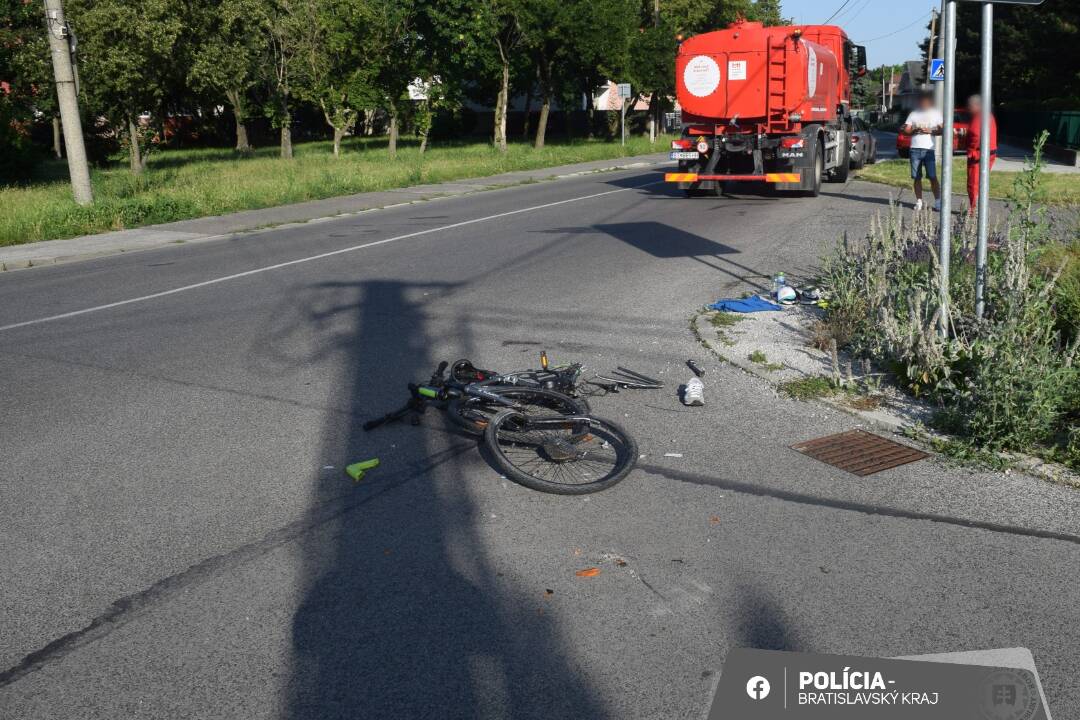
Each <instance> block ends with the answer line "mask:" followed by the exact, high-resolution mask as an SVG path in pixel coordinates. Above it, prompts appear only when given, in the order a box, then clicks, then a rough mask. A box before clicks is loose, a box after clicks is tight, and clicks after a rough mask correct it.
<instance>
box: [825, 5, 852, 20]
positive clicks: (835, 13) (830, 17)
mask: <svg viewBox="0 0 1080 720" xmlns="http://www.w3.org/2000/svg"><path fill="white" fill-rule="evenodd" d="M849 2H851V0H844V4H843V5H841V6H840V7H838V8H836V12H834V13H833V14H832V15H830V16H829V20H832V19H833V18H834V17H836V15H837V14H838V13H839V12H840V11H841V10H843V9H844V8H846V7H847V6H848V3H849ZM829 20H826V21H825V22H823V23H821V24H822V25H828V24H829Z"/></svg>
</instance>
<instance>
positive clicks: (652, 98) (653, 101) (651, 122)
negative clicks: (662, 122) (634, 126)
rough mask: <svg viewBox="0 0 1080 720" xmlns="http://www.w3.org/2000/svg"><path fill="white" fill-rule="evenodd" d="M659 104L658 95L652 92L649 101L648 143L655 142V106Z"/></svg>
mask: <svg viewBox="0 0 1080 720" xmlns="http://www.w3.org/2000/svg"><path fill="white" fill-rule="evenodd" d="M659 104H660V93H656V92H654V93H653V94H652V95H651V96H650V99H649V142H650V143H655V142H656V116H657V112H656V110H657V106H659Z"/></svg>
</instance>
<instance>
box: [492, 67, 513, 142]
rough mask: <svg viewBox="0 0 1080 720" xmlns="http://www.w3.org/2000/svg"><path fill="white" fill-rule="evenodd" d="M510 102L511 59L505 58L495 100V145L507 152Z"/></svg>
mask: <svg viewBox="0 0 1080 720" xmlns="http://www.w3.org/2000/svg"><path fill="white" fill-rule="evenodd" d="M509 104H510V61H509V60H508V59H506V58H505V55H504V58H503V63H502V82H501V83H500V84H499V97H498V100H496V102H495V147H497V148H498V149H499V150H501V151H503V152H506V110H507V106H508V105H509Z"/></svg>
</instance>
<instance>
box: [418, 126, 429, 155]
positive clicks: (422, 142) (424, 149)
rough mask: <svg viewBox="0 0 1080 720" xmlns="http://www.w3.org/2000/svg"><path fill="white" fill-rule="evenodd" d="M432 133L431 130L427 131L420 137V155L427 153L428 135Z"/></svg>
mask: <svg viewBox="0 0 1080 720" xmlns="http://www.w3.org/2000/svg"><path fill="white" fill-rule="evenodd" d="M430 132H431V131H430V130H425V131H424V134H423V135H421V136H420V154H421V155H423V154H424V153H425V152H427V139H428V133H430Z"/></svg>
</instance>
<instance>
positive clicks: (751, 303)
mask: <svg viewBox="0 0 1080 720" xmlns="http://www.w3.org/2000/svg"><path fill="white" fill-rule="evenodd" d="M709 309H710V310H723V311H725V312H737V313H752V312H763V311H766V310H783V309H784V308H783V307H782V306H780V305H777V304H776V303H772V302H769V301H768V300H764V299H762V298H759V297H758V296H757V295H751V296H750V297H748V298H741V299H739V300H734V299H727V300H717V301H716V302H714V303H713V304H712V305H710V306H709Z"/></svg>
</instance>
